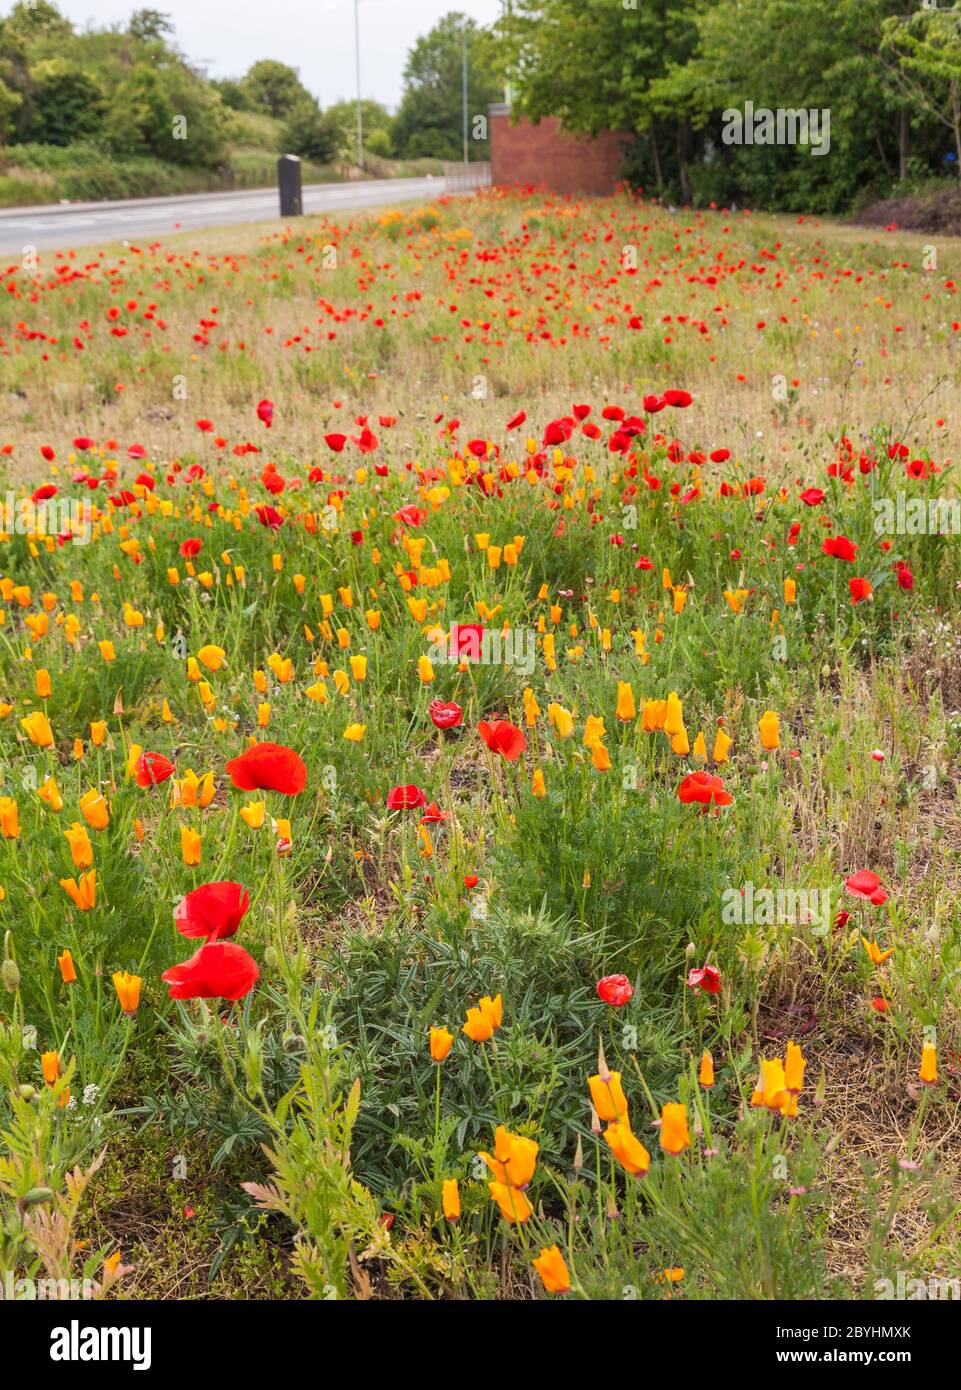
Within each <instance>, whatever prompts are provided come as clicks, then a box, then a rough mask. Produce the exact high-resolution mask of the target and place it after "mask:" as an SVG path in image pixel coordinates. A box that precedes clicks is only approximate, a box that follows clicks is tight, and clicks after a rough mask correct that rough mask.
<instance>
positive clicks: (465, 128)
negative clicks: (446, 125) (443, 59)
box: [463, 23, 469, 172]
mask: <svg viewBox="0 0 961 1390" xmlns="http://www.w3.org/2000/svg"><path fill="white" fill-rule="evenodd" d="M463 38H464V169H465V172H466V169H467V165H468V163H469V155H468V144H467V25H466V23H465V25H464V35H463Z"/></svg>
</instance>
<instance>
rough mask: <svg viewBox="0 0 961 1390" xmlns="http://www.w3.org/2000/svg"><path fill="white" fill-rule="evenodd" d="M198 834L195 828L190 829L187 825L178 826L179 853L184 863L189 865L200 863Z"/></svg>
mask: <svg viewBox="0 0 961 1390" xmlns="http://www.w3.org/2000/svg"><path fill="white" fill-rule="evenodd" d="M200 847H201V840H200V835H199V834H198V833H197V831H196V830H191V829H190V827H189V826H186V825H182V826H181V827H180V853H181V854H182V855H183V861H184V863H185V864H186V865H187V866H188V868H190V867H195V866H196V865H197V864H199V863H200Z"/></svg>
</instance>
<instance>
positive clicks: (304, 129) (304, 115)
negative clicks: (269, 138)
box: [283, 97, 346, 164]
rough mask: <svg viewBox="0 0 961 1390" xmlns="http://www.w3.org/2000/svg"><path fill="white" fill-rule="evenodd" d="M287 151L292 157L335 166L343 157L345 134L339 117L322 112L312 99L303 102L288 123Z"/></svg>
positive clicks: (285, 145) (285, 129)
mask: <svg viewBox="0 0 961 1390" xmlns="http://www.w3.org/2000/svg"><path fill="white" fill-rule="evenodd" d="M283 140H284V148H285V150H286V152H287V153H289V154H299V155H300V156H301V158H302V159H312V160H314V161H315V162H316V163H318V164H332V163H333V162H334V161H335V160H337V159H340V158H342V157H343V154H344V148H345V143H346V142H345V138H344V131H343V128H342V127H341V125H340V122H339V120H338V119H337V118H336V116H332V115H331V112H330V111H321V109H320V107H319V106H318V105H317V103H316V101H314V100H313V98H312V97H310V98H308V99H307V100H306V101H301V102H299V103H298V104H297V105H296V106H295V107H294V109H293V111H291V113H290V115H289V116H288V117H287V120H286V121H285V122H284V132H283Z"/></svg>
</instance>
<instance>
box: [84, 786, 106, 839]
mask: <svg viewBox="0 0 961 1390" xmlns="http://www.w3.org/2000/svg"><path fill="white" fill-rule="evenodd" d="M80 813H81V815H82V816H83V818H84V820H85V821H86V822H87V824H88V825H89V826H90V827H91V829H93V830H104V829H106V827H107V825H108V824H109V822H110V807H109V806H108V805H107V799H106V797H105V796H104V794H103V792H101V791H99V790H98V789H97V788H96V787H91V788H90V790H89V791H85V792H84V794H83V796H82V797H81V798H80Z"/></svg>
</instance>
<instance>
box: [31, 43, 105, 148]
mask: <svg viewBox="0 0 961 1390" xmlns="http://www.w3.org/2000/svg"><path fill="white" fill-rule="evenodd" d="M30 84H31V97H32V112H31V118H30V129H29V135H30V138H32V139H34V140H39V141H41V142H43V143H44V144H47V145H69V144H70V143H71V142H72V141H75V140H82V139H83V138H84V137H85V136H90V135H94V134H95V133H96V131H97V130H98V128H99V126H100V122H101V120H102V118H103V115H104V112H105V111H106V109H107V94H106V91H105V90H104V88H103V86H102V85H101V83H100V82H99V81H98V79H97V78H96V77H95V76H94V74H93V73H89V72H86V71H85V70H84V69H83V68H82V67H80V66H79V64H75V63H72V62H70V61H69V60H67V59H65V58H43V59H41V60H40V62H38V63H34V64H33V65H32V66H31V68H30Z"/></svg>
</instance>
